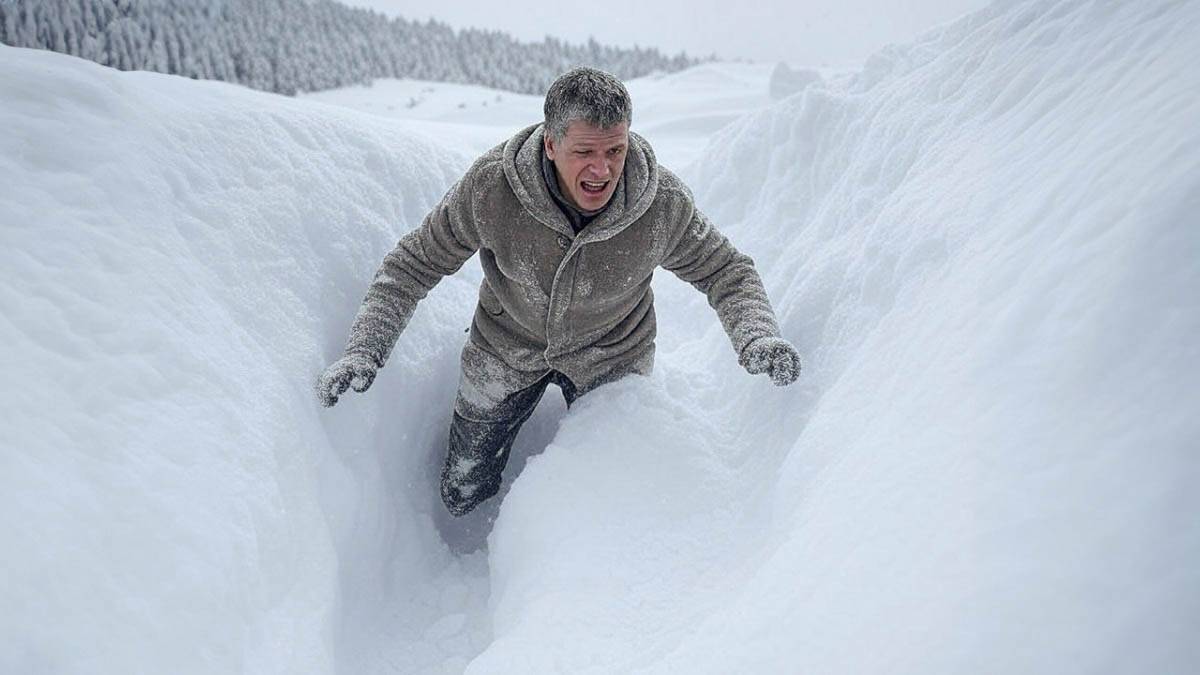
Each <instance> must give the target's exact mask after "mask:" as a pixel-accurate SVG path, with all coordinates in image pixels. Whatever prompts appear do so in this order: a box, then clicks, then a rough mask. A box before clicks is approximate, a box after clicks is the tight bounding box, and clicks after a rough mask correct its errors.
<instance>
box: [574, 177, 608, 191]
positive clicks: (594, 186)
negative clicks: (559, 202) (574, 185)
mask: <svg viewBox="0 0 1200 675" xmlns="http://www.w3.org/2000/svg"><path fill="white" fill-rule="evenodd" d="M608 183H609V181H606V180H604V181H600V182H598V183H594V182H592V181H589V180H585V181H581V182H580V183H579V184H580V186H582V187H583V191H584V193H586V194H589V195H598V194H600V193H601V192H604V189H605V188H607V187H608Z"/></svg>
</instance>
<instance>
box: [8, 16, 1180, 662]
mask: <svg viewBox="0 0 1200 675" xmlns="http://www.w3.org/2000/svg"><path fill="white" fill-rule="evenodd" d="M1198 35H1200V6H1198V5H1197V4H1196V3H1192V2H1185V1H1176V2H1170V1H1162V0H1159V1H1154V2H1145V3H1107V2H1076V1H1067V2H1031V3H1019V4H1012V5H1003V6H1002V5H999V4H998V5H996V6H993V7H991V8H989V9H987V10H985V11H983V12H980V13H978V14H975V15H972V16H970V17H967V18H966V19H964V20H962V21H959V22H957V23H955V24H952V25H950V26H947V27H945V28H944V29H940V30H938V31H935V32H933V33H930V34H929V35H927V36H926V37H925V38H923V39H922V40H921V41H919V42H918V43H916V44H913V45H910V46H906V47H893V48H889V49H887V50H884V51H883V52H881V53H880V54H878V55H876V56H875V57H874V58H873V59H871V61H870V62H868V63H867V65H866V67H865V68H864V69H863V71H862V72H860V73H857V74H855V75H853V76H852V77H846V78H835V79H830V80H825V81H814V82H812V83H810V84H808V85H807V86H805V87H804V88H803V89H801V90H800V91H799V92H797V93H796V94H794V95H792V96H790V97H788V98H786V99H785V100H782V101H780V102H779V103H778V104H776V105H773V106H771V107H769V108H766V109H764V110H762V111H761V112H758V113H755V114H752V115H749V116H746V117H743V118H741V119H739V120H738V121H736V122H735V123H733V124H732V125H729V126H727V127H725V128H724V129H722V130H721V131H720V132H718V134H717V135H716V137H715V138H714V139H713V141H712V143H711V144H710V145H709V146H708V147H707V148H706V149H705V150H704V151H703V152H697V151H696V150H695V147H697V146H695V145H694V137H692V138H689V139H684V138H683V135H684V134H683V131H684V130H685V129H686V128H700V129H703V130H704V132H705V133H707V132H708V131H709V130H710V126H709V125H710V123H711V120H712V119H715V117H705V116H704V115H703V114H694V115H693V114H692V113H693V112H694V111H686V110H685V109H686V106H681V104H680V100H682V99H677V100H673V99H672V98H671V96H670V95H669V94H662V95H661V99H660V103H659V106H660V108H662V109H664V110H666V109H672V110H685V111H686V112H687V113H688V114H687V115H686V116H684V115H682V114H681V115H680V116H678V117H675V118H673V119H654V118H650V119H645V118H639V119H638V120H635V128H637V127H638V124H639V123H642V122H644V123H646V126H647V127H648V128H649V132H650V133H647V136H648V137H649V138H650V139H651V141H654V140H655V136H654V133H653V132H655V131H658V132H660V133H661V134H663V138H664V143H670V142H674V141H676V140H678V141H679V148H680V152H679V156H688V157H692V156H695V157H697V161H696V162H694V163H693V164H691V165H690V166H688V167H684V170H683V171H682V173H683V175H684V176H685V178H686V179H687V180H688V181H689V183H690V184H691V185H692V187H693V188H694V190H695V192H696V196H697V198H698V201H699V202H700V204H701V206H702V207H704V208H705V210H706V211H707V212H708V213H709V215H710V216H712V218H713V219H714V221H716V222H717V223H719V224H720V225H721V227H722V228H723V229H724V230H725V231H726V232H727V233H728V234H730V235H731V237H732V238H733V239H734V241H735V242H737V243H738V245H739V246H740V247H741V248H742V249H744V250H746V251H747V252H749V253H751V254H752V255H754V256H755V258H756V260H757V261H758V265H759V269H760V270H761V271H762V273H763V276H764V280H765V281H766V283H767V288H768V291H769V292H770V294H771V296H772V298H773V299H774V300H775V302H776V304H777V307H778V309H779V311H780V318H781V321H782V325H783V326H784V332H785V335H787V336H788V337H790V338H792V339H793V340H795V341H796V342H797V344H798V346H799V347H800V349H801V352H802V354H803V355H805V356H806V370H805V372H804V373H803V374H802V375H801V380H800V381H799V382H798V383H797V384H796V385H795V386H793V387H790V388H787V389H783V390H777V389H775V388H773V387H772V386H771V385H770V384H769V383H768V382H766V381H765V379H763V378H757V379H756V378H751V377H749V376H747V375H745V374H744V373H743V372H741V371H740V370H739V369H738V368H737V366H736V363H735V359H734V356H733V354H731V353H730V352H729V347H728V344H727V341H726V339H725V337H724V335H723V334H722V333H721V330H720V327H719V325H718V323H717V321H716V318H715V316H713V315H712V312H711V310H710V309H709V308H708V307H707V305H706V304H705V302H704V299H703V298H702V297H701V296H700V295H699V294H697V293H695V292H694V291H693V290H692V289H690V288H689V287H686V286H684V285H683V284H680V283H678V282H675V281H674V280H673V279H671V278H670V276H669V275H665V276H664V278H662V279H661V280H660V281H659V282H657V283H658V284H659V287H658V288H657V289H656V294H657V296H658V305H659V313H660V322H659V323H660V326H661V333H660V336H661V337H660V356H659V366H658V370H657V371H656V373H655V375H654V376H653V377H650V378H632V379H628V380H625V381H622V382H619V383H616V384H614V385H610V386H607V387H604V388H601V389H600V390H597V391H596V392H593V393H592V394H590V395H588V396H587V397H585V398H584V399H581V400H580V402H579V403H578V405H577V406H576V407H575V408H574V409H572V410H571V412H570V413H569V414H567V415H565V416H562V417H561V422H560V421H559V417H560V416H561V410H560V409H559V410H551V411H550V412H549V413H541V412H539V414H540V415H541V418H540V421H539V420H536V419H535V421H534V422H533V423H532V425H533V426H532V427H531V428H530V429H529V430H528V431H527V432H526V433H525V434H524V435H523V436H522V441H519V442H521V443H524V444H526V452H536V451H537V450H540V449H541V447H540V446H542V445H546V446H547V447H546V448H545V451H544V452H543V453H542V454H540V455H538V456H535V457H533V458H531V459H530V460H529V461H528V464H527V465H526V467H525V469H524V471H523V472H521V473H520V475H519V477H518V478H516V480H515V481H513V482H512V487H511V491H509V492H508V494H507V496H506V498H505V500H504V502H503V505H502V507H500V508H499V515H498V517H497V519H496V522H495V527H494V530H492V532H491V535H490V538H489V540H488V544H489V546H488V549H487V550H486V551H482V552H479V553H475V554H472V555H456V554H454V553H452V552H451V551H450V550H449V548H448V547H447V546H446V544H444V543H443V538H447V532H450V533H453V532H454V528H460V529H465V530H471V529H472V528H478V527H481V526H484V525H485V524H484V523H480V522H478V521H476V522H474V523H467V524H465V525H464V524H462V523H452V524H449V525H447V524H446V523H445V522H444V521H443V520H442V516H441V514H440V512H439V511H438V507H437V504H436V495H435V494H434V478H433V476H434V475H435V474H436V461H437V459H438V458H437V454H438V452H440V448H441V444H442V443H443V441H444V439H443V435H444V432H445V424H446V415H448V412H449V409H450V408H449V407H450V403H451V400H452V396H453V389H454V386H455V384H456V371H457V355H458V349H459V347H460V346H461V343H462V340H463V339H464V336H463V333H462V330H463V328H465V327H466V325H467V324H468V322H469V315H470V311H471V304H472V303H473V300H474V296H475V289H474V285H475V283H476V282H477V280H478V276H477V272H476V271H474V270H471V269H468V270H466V271H464V272H463V273H461V274H460V275H458V276H457V277H455V278H452V279H448V280H446V281H445V282H443V284H442V285H441V286H439V288H438V289H437V290H436V291H435V292H434V294H432V295H431V297H430V298H429V299H428V300H427V301H426V302H425V303H423V304H422V306H421V308H419V309H418V312H417V315H416V316H415V317H414V320H413V322H412V325H411V326H410V327H409V330H408V331H407V333H406V334H405V335H404V337H403V338H402V339H401V341H400V344H399V345H398V346H397V348H396V351H395V353H394V354H393V357H392V360H391V361H390V362H389V364H388V367H387V368H386V369H385V370H384V371H382V373H381V374H380V377H379V378H378V380H377V382H376V384H375V385H374V387H373V388H372V389H371V391H370V392H369V393H368V394H367V395H366V396H355V397H348V398H347V399H346V400H344V401H343V402H342V403H340V404H339V406H338V407H337V408H335V409H333V410H332V411H323V410H321V409H320V408H319V407H318V406H317V404H316V402H315V400H314V398H313V395H312V393H311V389H310V387H311V383H312V379H313V378H314V377H315V376H316V374H317V373H318V372H319V370H320V369H321V367H322V366H324V365H325V363H327V362H328V361H329V360H331V359H332V358H333V357H334V356H335V355H336V354H337V353H338V350H339V349H340V345H341V341H342V340H343V339H344V337H345V330H346V329H347V327H348V326H349V323H350V319H351V317H352V316H353V312H354V310H355V308H356V305H357V302H358V300H359V299H360V298H361V294H362V292H363V290H364V289H365V285H366V282H367V280H368V279H369V278H370V275H371V273H372V272H373V271H374V268H375V265H376V264H377V263H378V261H379V259H380V258H381V257H382V255H383V253H384V252H385V251H386V250H387V249H388V248H389V247H390V246H391V244H392V243H393V242H394V240H395V238H396V237H397V236H398V235H399V234H400V233H401V232H403V231H404V230H406V229H408V228H411V227H413V226H415V225H416V224H417V223H418V222H419V219H420V217H421V216H422V215H423V213H424V210H425V209H426V208H428V206H429V205H430V204H432V203H433V201H434V200H435V199H436V198H437V197H438V196H440V194H441V192H442V191H443V190H444V189H445V188H446V187H447V186H448V185H449V184H450V182H451V181H452V180H453V179H454V178H455V177H456V175H457V173H458V172H459V171H461V170H462V169H463V168H465V164H466V162H467V161H468V160H469V157H468V156H465V155H461V154H456V153H455V152H452V151H447V150H446V148H461V147H464V146H467V145H469V144H471V143H475V142H477V135H472V136H470V137H469V138H466V139H451V140H450V141H447V142H446V143H445V144H441V143H439V141H438V139H437V138H436V136H435V135H434V134H432V133H431V132H429V131H428V130H429V129H432V128H433V127H428V126H426V127H423V129H425V130H426V131H424V132H422V133H420V134H418V133H415V132H409V131H408V130H406V129H405V126H404V123H403V122H396V121H389V120H385V119H382V118H373V117H371V116H368V115H364V114H359V113H354V112H349V111H344V110H340V109H337V108H334V107H331V106H326V105H321V104H319V103H314V102H309V101H291V100H284V99H279V98H277V97H272V96H268V95H262V94H255V93H252V92H247V91H244V90H240V89H238V88H235V87H232V86H227V85H220V84H213V83H197V82H192V81H187V80H180V79H176V78H170V77H165V76H159V75H152V74H140V73H139V74H123V73H116V72H113V71H109V70H105V69H103V68H100V67H99V66H94V65H92V64H89V63H84V62H81V61H76V60H72V59H69V58H65V57H62V56H59V55H55V54H48V53H38V52H30V51H25V50H17V49H10V48H0V64H2V67H0V127H2V128H3V129H5V133H4V134H3V135H0V237H2V239H0V243H3V244H4V246H3V248H2V249H0V256H2V257H3V268H2V269H3V275H2V276H0V310H2V314H3V317H4V318H3V320H2V321H0V343H2V344H3V345H4V346H3V348H0V370H2V372H4V373H5V374H6V376H7V377H6V384H5V385H4V387H3V388H0V411H2V412H0V461H2V462H3V464H2V465H0V468H2V469H3V470H2V471H0V475H2V476H3V479H2V480H3V485H2V487H0V510H2V511H3V513H4V514H5V515H4V517H3V519H2V520H0V541H2V542H3V543H4V546H5V551H4V556H3V560H4V563H3V575H2V576H0V607H3V608H4V609H3V612H2V613H0V631H2V632H3V634H4V635H5V637H6V640H5V643H4V646H3V647H2V648H0V670H4V671H6V672H8V671H12V672H30V671H38V670H48V671H66V672H80V671H87V672H96V671H99V672H237V671H244V672H328V671H331V670H341V671H344V672H389V671H390V672H430V671H433V672H464V671H465V672H469V673H493V672H714V673H715V672H885V671H886V672H964V671H970V672H976V671H983V672H1030V671H1035V672H1062V671H1087V672H1092V671H1124V672H1183V671H1186V670H1188V669H1190V668H1192V667H1194V665H1195V664H1196V663H1197V662H1200V648H1198V647H1197V646H1196V644H1195V641H1194V640H1192V639H1191V635H1190V633H1191V632H1192V630H1193V629H1194V626H1196V625H1197V624H1198V623H1200V572H1197V570H1200V528H1198V526H1197V524H1196V519H1195V514H1196V513H1198V512H1200V496H1197V493H1196V491H1195V490H1194V489H1191V488H1192V486H1193V485H1194V484H1195V482H1196V480H1197V479H1200V471H1198V469H1200V466H1198V462H1200V460H1198V458H1197V455H1196V452H1197V447H1196V445H1197V439H1200V418H1198V417H1197V415H1196V414H1195V394H1194V391H1195V386H1194V384H1193V382H1194V381H1195V380H1196V378H1197V376H1200V347H1197V342H1196V341H1195V339H1194V336H1195V335H1196V334H1197V333H1198V332H1200V300H1198V299H1197V298H1198V297H1200V296H1197V293H1196V290H1197V289H1198V288H1200V228H1198V227H1197V226H1196V216H1195V214H1196V213H1197V211H1198V210H1200V160H1198V158H1200V128H1197V126H1196V125H1195V120H1197V119H1200V73H1197V72H1196V71H1195V69H1194V68H1193V67H1192V66H1193V64H1194V63H1195V62H1196V61H1197V59H1198V58H1200V46H1198V45H1200V40H1197V37H1198ZM694 75H695V74H694V73H693V74H692V75H689V74H687V73H685V74H681V75H679V76H671V77H668V78H663V79H662V82H661V83H660V84H661V86H662V87H670V86H671V82H672V81H674V80H676V79H679V78H682V79H680V81H682V82H685V84H687V86H692V85H694V84H695V82H696V81H697V80H696V78H695V77H694ZM689 78H691V79H689ZM637 86H638V87H645V88H646V90H647V91H649V90H650V89H652V86H651V85H650V84H649V83H648V82H646V81H643V82H641V83H638V85H637ZM765 86H766V83H765V79H764V89H763V94H762V97H763V98H764V99H765V98H766V89H765ZM659 91H660V92H661V91H664V90H662V89H660V90H659ZM636 95H638V93H637V91H636V90H635V96H636ZM723 110H728V108H725V109H723ZM723 110H717V109H714V111H712V112H713V115H717V116H719V115H722V114H725V113H724V111H723ZM446 129H448V127H447V128H446ZM446 129H440V133H448V132H447V131H446ZM547 398H548V399H549V398H551V397H547ZM559 406H560V407H561V404H559ZM514 468H520V467H514ZM513 473H514V474H515V473H516V472H515V471H514V472H513ZM439 530H440V532H439ZM482 531H483V532H484V533H486V528H484V529H483V530H482ZM476 533H478V531H477V532H476ZM449 538H450V539H451V540H452V539H453V537H452V536H450V537H449ZM452 543H453V541H452Z"/></svg>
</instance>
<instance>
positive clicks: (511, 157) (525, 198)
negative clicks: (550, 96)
mask: <svg viewBox="0 0 1200 675" xmlns="http://www.w3.org/2000/svg"><path fill="white" fill-rule="evenodd" d="M544 135H545V130H544V125H543V124H540V123H539V124H534V125H532V126H529V127H526V128H524V129H522V130H521V131H519V132H517V134H516V135H515V136H513V137H512V138H510V139H509V140H508V141H507V142H506V143H505V144H504V151H503V160H502V161H503V165H504V175H505V177H506V178H507V179H508V184H509V185H510V186H511V187H512V191H513V193H514V194H516V196H517V199H518V200H519V201H520V202H521V205H522V206H523V207H525V210H526V211H528V212H529V214H530V215H531V216H533V217H534V219H536V220H537V221H538V222H540V223H542V224H543V225H545V226H546V227H549V228H550V229H552V230H554V231H556V232H560V233H562V234H564V235H566V236H568V237H571V238H575V237H576V234H575V231H574V230H573V229H572V228H571V224H570V223H569V222H568V221H567V217H566V216H565V215H564V214H563V212H562V210H561V209H560V208H559V207H558V205H557V204H555V203H554V198H553V197H552V196H551V195H550V189H549V188H548V187H547V186H546V179H545V177H544V174H543V173H542V145H543V142H544V141H543V137H544ZM657 193H658V162H657V161H656V160H655V158H654V150H653V149H651V147H650V144H649V143H648V142H647V141H646V139H644V138H642V137H641V136H639V135H637V134H635V133H633V132H632V131H631V132H629V152H628V153H626V155H625V169H624V170H623V171H622V172H621V179H620V180H619V181H618V182H617V187H616V189H615V190H614V191H613V195H612V198H611V199H610V200H609V202H608V206H606V207H605V209H604V212H603V213H601V214H600V215H599V216H597V217H596V219H595V220H594V221H592V223H591V224H590V225H589V226H588V227H587V229H585V230H584V231H583V232H581V233H580V234H579V235H578V236H579V237H581V238H584V239H586V240H588V241H601V240H604V239H608V238H609V237H612V236H613V235H615V234H617V233H618V232H620V231H621V230H623V229H625V228H626V227H629V225H630V224H631V223H633V222H634V221H635V220H637V219H638V218H640V217H642V216H643V215H644V214H645V213H646V211H647V210H648V209H649V208H650V205H651V204H652V203H653V202H654V197H655V195H656V194H657Z"/></svg>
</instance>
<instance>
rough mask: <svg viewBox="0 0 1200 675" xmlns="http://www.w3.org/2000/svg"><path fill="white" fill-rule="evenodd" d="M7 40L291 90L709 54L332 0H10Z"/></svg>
mask: <svg viewBox="0 0 1200 675" xmlns="http://www.w3.org/2000/svg"><path fill="white" fill-rule="evenodd" d="M0 42H3V43H4V44H8V45H13V46H16V47H34V48H39V49H50V50H53V51H56V52H62V53H64V54H71V55H74V56H79V57H82V58H85V59H88V60H90V61H95V62H96V63H100V64H103V65H107V66H112V67H114V68H118V69H120V70H152V71H157V72H160V73H170V74H173V75H183V76H185V77H191V78H194V79H206V80H224V81H226V82H237V83H240V84H243V85H246V86H248V87H253V88H255V89H261V90H265V91H273V92H276V93H280V94H287V95H292V94H295V93H296V92H300V91H319V90H321V89H332V88H335V87H342V86H346V85H351V84H361V83H366V82H369V81H371V80H372V79H374V78H378V77H409V78H416V79H424V80H440V81H447V82H463V83H470V84H480V85H484V86H488V87H495V88H498V89H507V90H510V91H516V92H522V93H528V94H541V93H544V92H545V90H546V88H547V87H548V86H549V84H550V82H551V81H552V80H553V79H554V77H555V76H556V75H558V74H559V73H561V72H562V71H564V70H566V69H567V68H569V67H571V66H575V65H589V66H594V67H597V68H602V69H604V70H607V71H609V72H611V73H613V74H614V75H616V76H618V77H620V78H622V79H627V78H633V77H638V76H641V75H645V74H648V73H651V72H654V71H666V72H669V71H675V70H681V69H683V68H686V67H688V66H691V65H694V64H695V63H696V62H697V61H696V60H695V59H692V58H689V57H688V56H687V55H685V54H679V55H677V56H673V57H668V56H664V55H663V54H661V53H660V52H659V51H658V50H656V49H641V48H633V49H617V48H614V47H605V46H602V45H600V44H598V43H596V42H595V41H594V40H589V41H588V43H587V44H584V45H573V44H567V43H564V42H561V41H559V40H556V39H553V38H546V39H545V40H544V41H542V42H536V43H525V42H518V41H517V40H515V39H514V38H512V37H510V36H509V35H507V34H505V33H501V32H499V31H484V30H474V29H467V30H461V31H455V30H454V29H452V28H450V27H449V26H448V25H446V24H443V23H438V22H435V21H427V22H415V21H407V20H405V19H402V18H396V19H389V18H387V17H386V16H384V15H383V14H380V13H378V12H374V11H371V10H368V9H360V8H354V7H348V6H346V5H342V4H339V3H337V2H333V1H332V0H0Z"/></svg>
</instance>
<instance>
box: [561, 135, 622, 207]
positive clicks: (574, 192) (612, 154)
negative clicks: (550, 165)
mask: <svg viewBox="0 0 1200 675" xmlns="http://www.w3.org/2000/svg"><path fill="white" fill-rule="evenodd" d="M545 143H546V157H548V158H549V159H550V161H552V162H554V168H555V169H557V170H558V187H559V189H561V190H562V193H563V196H565V197H566V198H567V199H569V200H570V201H571V202H572V203H574V204H575V206H577V207H579V208H580V209H582V210H584V211H595V210H597V209H599V208H601V207H603V206H604V205H605V204H607V203H608V200H609V199H612V195H613V191H614V190H616V189H617V179H618V178H620V177H621V171H623V170H624V169H625V153H626V152H627V151H628V150H629V123H628V122H621V123H620V124H618V125H616V126H612V127H608V128H606V129H602V128H600V127H597V126H592V125H591V124H588V123H587V122H581V121H579V120H576V121H573V122H571V123H570V124H569V125H568V126H567V133H566V134H565V135H564V136H563V137H562V138H560V139H558V140H557V141H556V140H554V139H553V138H552V135H551V134H546V136H545Z"/></svg>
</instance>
